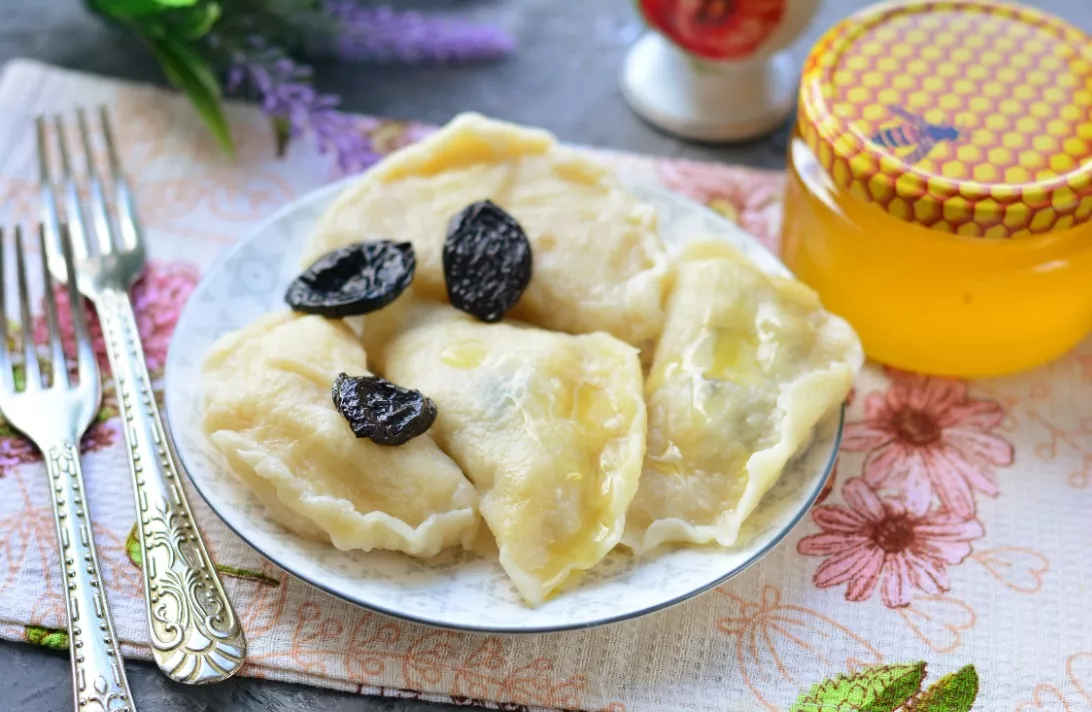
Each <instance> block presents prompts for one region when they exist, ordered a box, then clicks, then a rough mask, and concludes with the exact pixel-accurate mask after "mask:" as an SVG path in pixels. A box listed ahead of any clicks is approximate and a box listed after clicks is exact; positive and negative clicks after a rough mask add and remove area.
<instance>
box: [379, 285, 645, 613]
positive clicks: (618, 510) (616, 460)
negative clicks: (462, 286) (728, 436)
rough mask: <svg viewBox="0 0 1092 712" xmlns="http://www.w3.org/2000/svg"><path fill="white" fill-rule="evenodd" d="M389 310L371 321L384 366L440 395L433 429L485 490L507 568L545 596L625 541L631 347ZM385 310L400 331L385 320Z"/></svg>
mask: <svg viewBox="0 0 1092 712" xmlns="http://www.w3.org/2000/svg"><path fill="white" fill-rule="evenodd" d="M392 306H395V307H397V308H395V309H391V310H390V311H389V312H387V314H384V312H386V311H387V310H383V311H380V312H377V313H376V314H370V315H368V316H367V317H365V320H364V333H365V334H368V333H369V329H379V330H380V332H381V333H382V334H383V335H384V339H385V342H386V345H385V346H383V347H378V346H377V347H373V348H375V351H374V356H375V359H374V366H375V368H376V370H377V371H379V372H380V373H381V374H383V375H384V376H385V377H386V378H388V379H390V380H392V381H394V382H396V383H400V384H402V385H404V386H407V387H410V388H416V389H418V390H420V391H422V392H423V393H427V394H428V395H429V397H430V398H432V399H433V400H434V401H435V402H436V407H437V410H438V414H437V416H436V423H435V424H434V425H433V428H432V433H433V435H434V437H435V438H436V442H437V443H439V445H440V447H441V448H443V449H444V451H445V452H447V453H448V454H449V455H451V456H452V457H453V458H455V461H456V462H458V463H459V465H460V466H461V467H462V468H463V471H464V472H465V473H466V475H467V477H469V478H470V479H471V481H473V482H474V485H475V487H477V489H478V492H479V494H480V495H481V513H482V517H483V518H484V519H485V521H486V524H488V526H489V528H490V530H491V531H492V533H493V535H494V537H495V538H496V541H497V546H498V548H499V550H500V563H501V566H502V567H503V568H504V570H505V572H506V573H507V574H508V576H509V577H510V578H511V580H512V582H513V583H514V585H515V587H516V589H517V590H518V591H519V593H520V594H521V595H522V596H523V598H524V599H525V600H526V601H527V602H528V603H530V604H532V605H537V604H540V603H542V602H543V600H545V599H546V598H547V597H548V596H549V595H550V594H551V593H552V592H554V591H556V590H557V589H558V588H560V587H561V586H562V585H564V584H566V583H567V582H570V581H571V580H574V579H575V578H576V576H577V575H578V574H579V572H582V571H585V570H587V569H590V568H592V567H593V566H595V565H596V564H597V563H598V562H599V561H600V560H601V559H602V558H603V557H604V556H606V554H607V552H609V551H610V550H611V548H613V547H614V546H615V544H616V543H617V542H618V540H619V538H620V537H621V535H622V531H623V529H624V521H625V512H626V508H627V507H628V506H629V503H630V501H631V500H632V499H633V495H634V493H635V492H636V491H637V478H638V477H639V475H640V473H641V462H642V460H643V457H644V445H645V423H646V421H645V406H644V401H643V398H642V393H641V383H642V375H641V367H640V362H639V359H638V355H637V351H636V349H634V348H633V347H631V346H629V345H627V344H624V343H622V342H621V341H619V340H618V339H616V338H614V337H612V336H610V335H608V334H586V335H581V336H573V335H569V334H562V333H558V332H550V331H545V330H542V329H538V328H534V327H529V326H523V325H519V324H513V323H497V324H483V323H481V322H478V321H475V320H474V319H472V318H471V317H469V316H467V315H466V314H462V313H460V312H457V311H455V310H454V309H453V308H452V307H450V306H448V305H446V304H438V303H423V302H422V303H412V304H411V303H409V302H406V303H403V304H401V305H392ZM391 315H395V316H396V318H397V319H398V320H399V321H400V328H398V329H394V330H392V329H391V328H389V325H388V324H383V321H384V319H385V318H389V317H390V316H391ZM366 341H367V342H368V343H372V342H371V341H369V340H367V339H366Z"/></svg>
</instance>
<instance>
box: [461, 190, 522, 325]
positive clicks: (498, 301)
mask: <svg viewBox="0 0 1092 712" xmlns="http://www.w3.org/2000/svg"><path fill="white" fill-rule="evenodd" d="M444 279H445V281H446V282H447V296H448V299H450V300H451V305H452V306H454V307H455V308H456V309H459V310H460V311H464V312H466V313H467V314H470V315H472V316H475V317H477V318H478V319H481V320H482V321H486V322H492V321H500V320H501V319H503V318H504V314H505V313H506V312H507V311H508V310H509V309H511V308H512V307H513V306H515V304H516V302H517V301H519V298H520V295H522V294H523V290H524V289H526V288H527V284H528V282H530V281H531V243H530V241H528V239H527V233H525V232H524V231H523V228H522V227H520V224H519V223H518V222H516V219H515V218H513V217H512V216H511V215H509V214H508V213H506V212H505V211H504V210H503V209H502V208H501V207H500V206H499V205H496V204H495V203H493V202H491V201H489V200H483V201H481V202H478V203H471V204H470V205H468V206H466V207H465V208H463V209H462V210H461V211H460V212H459V213H458V214H457V215H456V216H455V217H454V218H452V219H451V224H450V225H449V226H448V230H447V240H445V241H444Z"/></svg>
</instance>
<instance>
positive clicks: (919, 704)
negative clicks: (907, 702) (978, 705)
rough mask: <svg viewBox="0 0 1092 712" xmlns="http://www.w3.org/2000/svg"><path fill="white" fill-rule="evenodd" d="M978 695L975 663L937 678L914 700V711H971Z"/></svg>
mask: <svg viewBox="0 0 1092 712" xmlns="http://www.w3.org/2000/svg"><path fill="white" fill-rule="evenodd" d="M976 697H978V671H977V670H975V669H974V665H964V666H963V667H961V668H960V669H959V670H957V671H955V672H953V673H951V674H950V675H945V676H944V677H942V678H940V679H939V680H937V681H936V682H935V683H933V684H932V686H930V687H929V689H928V690H926V691H925V692H923V693H921V696H920V697H918V699H917V700H916V701H915V702H914V712H969V710H970V709H971V707H972V706H974V700H975V698H976Z"/></svg>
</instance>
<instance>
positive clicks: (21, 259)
mask: <svg viewBox="0 0 1092 712" xmlns="http://www.w3.org/2000/svg"><path fill="white" fill-rule="evenodd" d="M10 232H12V233H14V243H15V244H14V253H15V254H14V257H15V272H16V274H15V282H16V297H17V302H18V304H17V305H16V313H15V314H14V315H9V314H8V312H7V305H6V304H5V301H6V300H5V291H6V290H5V289H4V288H3V285H4V284H5V283H6V282H5V279H10V277H6V276H5V274H4V273H5V271H6V269H7V266H8V264H9V262H8V256H7V252H8V250H7V244H8V242H9V241H10V240H9V239H8V236H7V234H6V233H5V231H4V229H3V228H2V227H0V383H2V385H3V387H4V388H5V389H6V390H7V391H9V392H15V391H16V390H17V389H16V385H17V384H16V380H15V374H14V369H13V361H12V355H11V352H10V347H9V336H10V337H14V336H15V334H10V335H9V332H8V325H9V323H10V324H11V325H12V326H14V327H16V330H17V331H18V332H21V334H20V338H19V341H21V343H22V354H23V374H24V378H23V390H24V391H26V392H28V393H30V392H34V391H39V390H42V389H43V388H46V387H58V386H59V387H62V388H68V387H70V386H71V385H72V383H71V381H70V378H69V373H68V366H67V362H66V360H65V353H64V340H63V338H62V336H61V329H60V319H59V317H58V310H57V300H56V298H55V296H54V282H53V279H52V278H51V277H50V273H49V269H48V267H47V265H46V260H45V254H46V252H45V228H44V226H43V225H41V224H39V225H38V247H39V250H40V251H41V256H42V265H41V266H42V284H43V285H45V290H44V297H43V301H44V303H45V321H46V327H47V330H48V344H47V345H48V346H49V362H48V368H47V369H42V368H41V365H40V363H39V360H38V352H37V349H36V347H35V342H34V321H33V317H32V316H31V314H32V309H31V303H30V288H29V279H28V278H27V257H26V255H27V250H26V245H25V241H24V239H23V228H22V226H21V225H16V226H15V228H14V229H13V230H11V231H10ZM61 246H62V250H63V255H64V260H63V261H64V267H65V270H66V272H67V274H68V280H67V281H68V303H69V305H70V308H71V311H72V324H73V328H74V330H75V337H76V339H75V341H76V354H75V356H76V363H77V374H78V377H79V382H80V383H81V384H83V383H88V382H92V381H97V380H98V371H97V369H98V366H97V364H96V361H95V354H94V351H93V350H92V347H91V339H90V337H89V335H88V332H87V324H86V322H85V320H84V315H83V301H82V297H81V296H80V295H79V293H78V292H77V291H76V288H75V283H76V281H75V278H74V275H73V272H72V255H71V250H70V244H69V241H68V240H67V239H64V238H63V236H62V239H61ZM9 316H14V318H13V319H10V321H9V318H8V317H9ZM43 371H44V375H45V376H46V377H47V379H46V382H45V383H43V381H42V375H43Z"/></svg>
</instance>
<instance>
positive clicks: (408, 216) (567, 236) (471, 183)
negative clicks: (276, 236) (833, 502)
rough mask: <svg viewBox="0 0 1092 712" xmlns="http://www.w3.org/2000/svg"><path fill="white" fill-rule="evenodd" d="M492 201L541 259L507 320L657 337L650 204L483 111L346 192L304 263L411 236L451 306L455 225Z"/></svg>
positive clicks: (426, 283) (420, 287)
mask: <svg viewBox="0 0 1092 712" xmlns="http://www.w3.org/2000/svg"><path fill="white" fill-rule="evenodd" d="M486 198H488V199H490V200H492V201H493V202H495V203H497V204H498V205H500V206H501V207H503V208H504V209H505V210H507V211H508V212H509V213H510V214H511V215H513V216H514V217H515V218H516V219H517V220H518V221H519V222H520V224H521V225H522V226H523V228H524V230H525V231H526V232H527V235H528V238H529V239H530V241H531V247H532V251H533V254H534V267H533V275H532V277H531V282H530V284H529V285H528V287H527V290H526V291H525V292H524V293H523V296H522V298H521V299H520V301H519V303H518V304H517V305H516V307H515V308H514V309H513V311H512V313H511V314H510V316H512V317H515V318H518V319H522V320H524V321H527V322H529V323H531V324H535V325H537V326H541V327H544V328H547V329H553V330H557V331H567V332H569V333H574V334H578V333H590V332H594V331H606V332H608V333H611V334H613V335H615V336H617V337H618V338H620V339H622V340H623V341H625V342H627V343H630V344H633V345H635V346H644V345H647V344H650V343H651V342H652V341H654V340H655V338H656V336H658V335H659V332H660V327H661V324H662V321H663V304H662V302H663V291H664V287H665V279H666V275H667V271H668V261H667V256H666V252H665V250H664V247H663V243H662V242H661V240H660V237H659V233H658V231H657V221H656V212H655V210H654V208H652V206H650V205H647V204H645V203H642V202H641V201H639V200H637V198H636V197H634V196H633V195H632V194H631V193H630V192H629V191H628V190H626V189H625V188H624V187H623V186H622V185H621V184H620V183H619V181H618V180H617V179H616V178H615V177H614V176H613V175H612V174H611V173H610V172H609V171H608V170H607V169H605V168H603V167H601V166H599V165H597V164H595V163H592V162H590V161H588V160H587V159H585V158H583V157H581V156H580V155H579V154H577V153H576V152H575V151H572V150H571V149H568V148H565V147H563V146H559V145H558V144H557V142H556V140H555V139H554V137H553V136H551V135H550V134H548V133H546V132H545V131H541V130H538V129H528V128H523V127H519V126H516V125H513V124H508V123H504V122H501V121H494V120H491V119H486V118H484V117H482V116H479V115H477V114H463V115H460V116H458V117H456V118H455V119H454V120H453V121H452V122H451V123H450V124H448V125H447V126H446V127H444V128H443V129H441V130H440V131H439V132H437V133H435V134H433V135H432V136H430V137H428V138H426V139H425V140H423V141H421V142H420V143H417V144H415V145H413V146H410V147H407V148H404V149H402V150H400V151H398V152H397V153H394V154H392V155H391V156H390V157H388V158H386V159H385V160H383V161H382V162H380V163H379V164H378V165H376V166H375V167H373V168H372V169H371V170H369V171H368V172H367V173H366V174H364V176H363V177H362V178H361V179H360V180H359V181H358V182H356V183H354V184H353V185H351V186H349V187H348V188H347V189H346V190H345V191H344V192H343V193H342V194H341V196H340V197H339V198H338V199H337V201H336V202H335V203H334V204H333V206H331V207H330V208H329V210H327V212H326V214H325V215H324V216H323V217H322V219H321V220H320V221H319V224H318V226H317V227H316V229H315V231H314V233H313V234H312V235H311V238H310V241H309V244H308V247H307V249H306V250H305V254H304V258H305V260H304V261H305V262H306V263H308V264H309V263H310V262H312V261H313V260H315V259H317V258H318V257H319V256H321V255H322V254H324V253H326V252H328V251H330V250H332V249H334V248H336V247H340V246H342V245H345V244H349V243H352V242H359V241H361V240H368V239H377V238H387V239H392V240H398V241H403V240H408V241H410V242H412V243H413V246H414V249H415V251H416V253H417V272H416V276H415V278H414V289H415V290H416V292H417V293H418V294H419V295H421V296H425V297H429V298H432V299H437V300H445V299H446V298H447V290H446V287H445V283H444V273H443V259H442V248H443V244H444V240H445V238H446V237H447V225H448V223H449V221H450V220H451V218H452V217H453V216H454V215H455V214H456V213H458V212H459V211H460V210H462V209H463V208H464V207H466V206H467V205H469V204H470V203H473V202H476V201H479V200H483V199H486Z"/></svg>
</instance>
